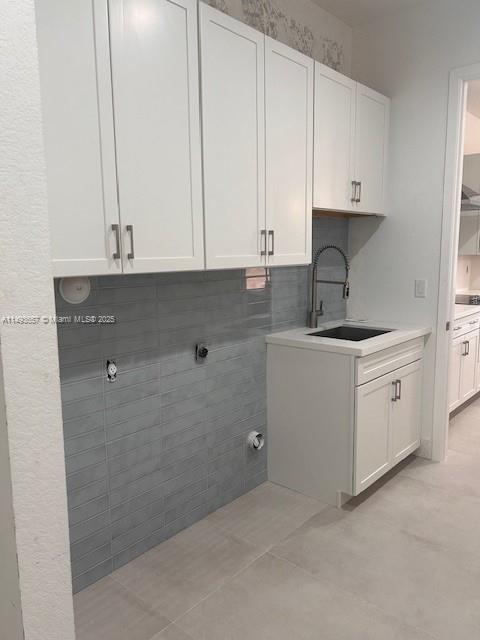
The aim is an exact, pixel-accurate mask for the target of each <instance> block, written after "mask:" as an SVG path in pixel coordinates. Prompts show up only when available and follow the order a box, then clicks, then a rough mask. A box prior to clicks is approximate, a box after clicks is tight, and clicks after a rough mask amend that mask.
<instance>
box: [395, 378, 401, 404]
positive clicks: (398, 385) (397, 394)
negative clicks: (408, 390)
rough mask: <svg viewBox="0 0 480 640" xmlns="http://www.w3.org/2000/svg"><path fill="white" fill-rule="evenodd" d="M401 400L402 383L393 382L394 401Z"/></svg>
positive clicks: (398, 381)
mask: <svg viewBox="0 0 480 640" xmlns="http://www.w3.org/2000/svg"><path fill="white" fill-rule="evenodd" d="M401 399H402V381H401V380H395V400H401Z"/></svg>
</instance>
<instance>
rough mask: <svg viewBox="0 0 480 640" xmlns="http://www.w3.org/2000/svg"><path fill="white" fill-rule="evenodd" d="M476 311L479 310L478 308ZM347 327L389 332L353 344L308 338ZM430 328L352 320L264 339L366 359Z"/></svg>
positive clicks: (268, 341)
mask: <svg viewBox="0 0 480 640" xmlns="http://www.w3.org/2000/svg"><path fill="white" fill-rule="evenodd" d="M479 312H480V308H479ZM344 324H349V325H352V326H358V327H369V328H372V329H390V330H391V331H390V332H389V333H384V334H383V335H381V336H375V337H374V338H368V339H367V340H361V341H360V342H353V341H351V340H337V339H334V338H321V337H318V336H311V335H309V334H311V333H314V332H316V331H321V330H322V329H330V328H332V327H338V326H340V325H344ZM431 331H432V330H431V327H412V326H406V325H399V324H396V323H394V322H374V321H370V320H368V321H364V320H362V321H358V320H357V321H355V320H335V321H334V322H327V323H325V324H320V323H319V325H318V328H317V329H310V328H309V327H301V328H300V329H291V330H289V331H282V332H279V333H272V334H270V335H268V336H267V338H266V340H267V343H268V344H279V345H284V346H289V347H297V348H299V349H313V350H315V351H329V352H331V353H343V354H345V355H351V356H359V357H361V356H368V355H370V354H371V353H376V352H377V351H383V349H388V348H389V347H394V346H395V345H397V344H401V343H402V342H408V341H409V340H414V339H415V338H420V337H422V336H427V335H429V334H430V333H431Z"/></svg>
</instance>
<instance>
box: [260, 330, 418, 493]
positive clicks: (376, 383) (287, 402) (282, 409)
mask: <svg viewBox="0 0 480 640" xmlns="http://www.w3.org/2000/svg"><path fill="white" fill-rule="evenodd" d="M287 334H288V332H286V334H285V335H286V336H287ZM270 340H271V341H270ZM295 340H296V339H292V338H290V337H289V336H287V337H286V338H285V341H286V342H285V343H282V338H281V337H280V338H279V337H278V336H275V335H272V336H271V337H268V338H267V343H268V347H267V405H268V439H269V443H268V470H269V479H270V480H271V481H273V482H276V483H278V484H281V485H284V486H286V487H289V488H290V489H293V490H295V491H299V492H300V493H304V494H306V495H311V496H314V497H316V498H318V499H320V500H323V501H325V502H327V503H329V504H339V503H340V504H342V503H343V502H345V501H346V500H347V499H348V497H349V496H354V495H358V494H359V493H361V492H362V491H364V490H365V489H366V488H367V487H368V486H370V485H371V484H372V483H373V482H375V481H376V480H378V479H379V478H380V477H381V476H382V475H383V474H385V473H386V472H387V471H388V470H389V469H391V468H392V467H394V466H395V465H396V464H398V463H399V462H400V461H401V460H403V459H404V458H405V457H407V456H408V455H409V454H411V453H413V452H414V451H415V450H416V449H418V448H419V446H420V433H421V403H422V372H423V350H424V338H423V337H420V338H415V339H413V340H407V341H405V342H404V343H401V344H399V345H396V346H393V347H389V348H387V349H383V350H380V351H376V352H374V353H372V354H369V355H368V356H364V357H358V356H352V355H347V354H344V353H332V352H327V351H322V350H316V349H315V348H314V347H313V348H311V349H310V348H307V347H306V346H305V344H303V348H302V346H301V344H302V343H296V342H295ZM299 346H300V348H299Z"/></svg>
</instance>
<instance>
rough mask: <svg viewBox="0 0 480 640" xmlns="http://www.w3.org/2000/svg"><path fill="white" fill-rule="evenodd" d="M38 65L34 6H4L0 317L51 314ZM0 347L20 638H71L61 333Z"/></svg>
mask: <svg viewBox="0 0 480 640" xmlns="http://www.w3.org/2000/svg"><path fill="white" fill-rule="evenodd" d="M37 67H38V62H37V50H36V37H35V7H34V2H33V0H6V1H4V2H1V3H0V104H1V108H0V150H1V151H0V185H1V187H0V189H1V206H0V238H1V241H0V242H1V249H0V316H15V315H20V314H26V315H29V316H30V315H44V314H45V315H53V313H54V309H55V308H54V298H53V286H52V277H51V268H50V251H49V239H48V219H47V202H46V176H45V166H44V158H43V145H42V131H41V113H40V95H39V84H38V68H37ZM0 340H1V357H2V369H3V378H4V384H3V387H4V397H5V405H6V411H5V413H6V423H7V428H8V431H7V433H8V454H9V457H10V470H11V486H12V504H13V514H14V519H15V523H14V524H15V534H16V545H17V549H16V551H17V558H18V572H19V578H20V587H21V613H22V618H23V627H24V629H23V632H24V638H25V640H47V639H48V640H72V639H73V638H74V629H73V608H72V597H71V583H70V562H69V550H68V537H67V536H68V523H67V503H66V491H65V466H64V453H63V442H62V422H61V406H60V388H59V378H58V356H57V339H56V332H55V327H54V326H53V325H52V324H40V325H18V324H5V323H4V322H0ZM4 441H5V432H4V433H3V442H4ZM3 454H5V451H3V453H2V455H3ZM6 472H7V469H6V468H5V467H4V466H3V465H2V473H6ZM3 483H4V479H2V485H3ZM2 517H6V514H3V513H2ZM0 542H3V540H1V541H0ZM1 552H2V553H3V552H4V548H3V546H2V550H1ZM6 566H7V565H4V563H3V562H2V563H1V567H2V568H1V570H0V573H1V577H0V580H1V581H2V582H4V581H6V580H7V581H8V584H7V586H11V587H12V595H11V597H12V601H13V604H14V605H15V606H19V605H18V602H16V597H15V594H14V589H15V580H14V579H15V576H11V575H8V576H5V575H4V573H3V572H4V570H6ZM10 566H11V564H10ZM10 580H11V582H10ZM9 603H10V601H4V600H3V598H2V604H1V605H0V618H1V622H0V636H1V637H2V638H6V639H7V640H11V639H12V640H13V639H15V638H16V637H17V636H18V633H19V630H18V629H10V628H8V627H6V625H7V624H10V623H12V621H13V619H12V618H11V617H9V616H8V615H7V616H4V615H3V609H2V607H4V606H6V607H8V605H9ZM15 619H16V620H17V618H15ZM17 621H18V620H17Z"/></svg>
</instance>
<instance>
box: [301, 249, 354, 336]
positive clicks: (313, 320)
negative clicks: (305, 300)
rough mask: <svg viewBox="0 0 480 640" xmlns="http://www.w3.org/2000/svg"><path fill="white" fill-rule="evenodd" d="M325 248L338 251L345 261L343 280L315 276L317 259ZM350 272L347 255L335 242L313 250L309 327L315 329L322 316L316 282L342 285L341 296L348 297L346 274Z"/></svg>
mask: <svg viewBox="0 0 480 640" xmlns="http://www.w3.org/2000/svg"><path fill="white" fill-rule="evenodd" d="M327 249H333V250H334V251H338V253H339V254H340V255H341V256H342V258H343V261H344V262H345V280H319V279H318V277H317V273H318V260H319V258H320V256H321V255H322V253H323V252H324V251H327ZM349 273H350V262H349V260H348V256H347V254H346V253H345V251H344V250H343V249H342V248H341V247H338V246H337V245H336V244H326V245H324V246H323V247H320V249H318V251H316V252H315V255H314V257H313V263H312V282H311V291H310V311H309V313H308V319H307V324H308V326H309V327H310V328H312V329H315V328H316V327H317V325H318V317H319V316H323V314H324V311H323V300H321V301H320V307H318V305H317V284H319V283H323V284H337V285H341V286H342V287H343V298H344V299H345V298H348V296H349V295H350V283H349V282H348V275H349Z"/></svg>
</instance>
